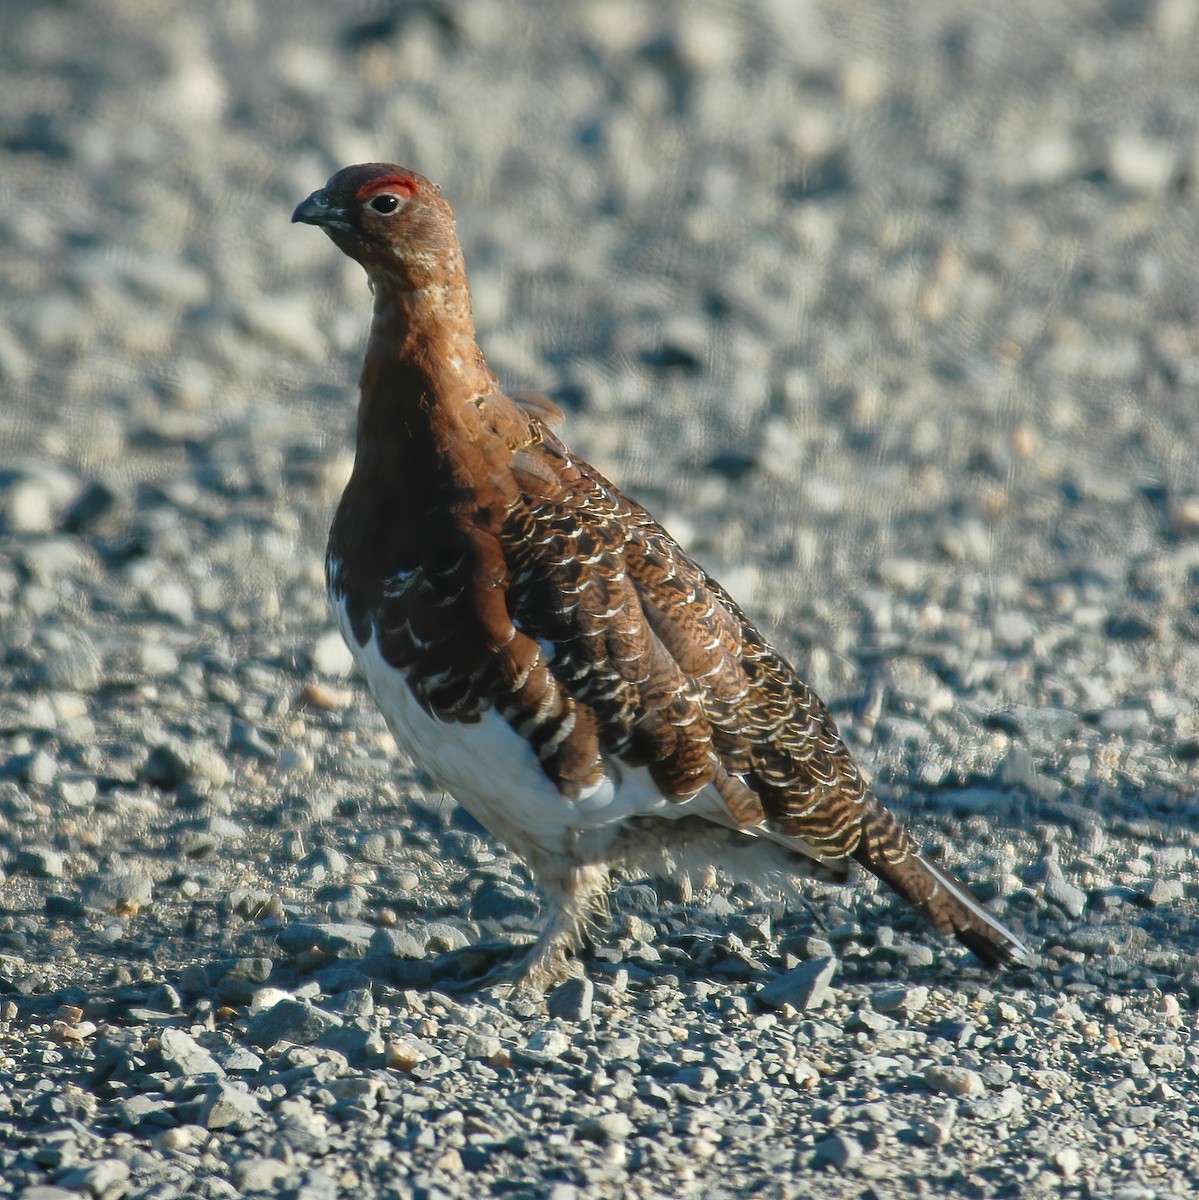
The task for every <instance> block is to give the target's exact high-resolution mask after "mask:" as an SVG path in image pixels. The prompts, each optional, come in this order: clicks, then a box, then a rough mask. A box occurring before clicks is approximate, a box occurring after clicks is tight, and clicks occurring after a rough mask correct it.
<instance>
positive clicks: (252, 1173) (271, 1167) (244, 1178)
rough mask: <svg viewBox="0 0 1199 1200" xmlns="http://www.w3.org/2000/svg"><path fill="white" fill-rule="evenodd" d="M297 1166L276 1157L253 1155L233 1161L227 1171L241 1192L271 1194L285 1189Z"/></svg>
mask: <svg viewBox="0 0 1199 1200" xmlns="http://www.w3.org/2000/svg"><path fill="white" fill-rule="evenodd" d="M296 1174H297V1168H296V1167H294V1166H291V1165H290V1164H288V1163H285V1162H283V1161H282V1160H281V1159H278V1158H266V1157H262V1156H260V1155H255V1156H253V1157H251V1158H243V1159H241V1160H239V1161H238V1162H236V1163H234V1164H233V1166H232V1168H231V1169H230V1171H229V1177H230V1179H231V1180H232V1181H233V1183H234V1184H235V1185H236V1186H237V1187H238V1188H239V1189H240V1190H241V1191H243V1192H269V1193H270V1194H271V1195H273V1196H277V1195H279V1194H280V1193H281V1192H282V1191H284V1190H286V1187H287V1185H288V1184H289V1183H290V1182H292V1181H293V1179H294V1177H295V1175H296Z"/></svg>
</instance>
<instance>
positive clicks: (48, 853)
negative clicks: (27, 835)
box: [14, 846, 67, 879]
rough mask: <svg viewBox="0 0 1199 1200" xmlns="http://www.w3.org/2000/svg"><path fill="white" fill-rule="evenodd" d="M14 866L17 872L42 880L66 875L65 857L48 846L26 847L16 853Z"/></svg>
mask: <svg viewBox="0 0 1199 1200" xmlns="http://www.w3.org/2000/svg"><path fill="white" fill-rule="evenodd" d="M14 865H15V866H16V869H17V870H18V871H24V872H25V873H26V874H27V875H36V876H39V877H40V878H42V879H61V878H62V877H63V875H65V874H66V869H67V856H66V855H65V854H63V853H61V852H60V851H58V850H52V849H51V848H50V847H49V846H28V847H26V848H25V849H23V850H18V851H17V857H16V860H15V863H14Z"/></svg>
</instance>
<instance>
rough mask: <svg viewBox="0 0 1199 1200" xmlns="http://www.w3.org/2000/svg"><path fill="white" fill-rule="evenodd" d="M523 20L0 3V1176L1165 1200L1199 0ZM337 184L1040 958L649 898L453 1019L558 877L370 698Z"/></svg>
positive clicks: (432, 1193) (346, 1188) (47, 1198)
mask: <svg viewBox="0 0 1199 1200" xmlns="http://www.w3.org/2000/svg"><path fill="white" fill-rule="evenodd" d="M535 11H536V10H535V7H534V6H532V5H528V4H525V5H522V4H520V3H517V2H516V0H429V2H427V3H419V4H411V5H407V6H399V5H398V4H396V5H388V4H383V3H367V2H365V0H363V2H360V3H358V4H354V5H345V6H341V5H327V4H317V3H315V0H308V2H307V3H284V2H283V0H226V2H222V3H215V4H212V5H207V6H199V5H189V4H184V3H181V2H174V0H159V2H158V3H154V4H149V3H146V0H95V2H93V3H88V4H81V3H72V2H70V0H66V2H63V3H56V4H36V5H24V6H18V5H15V4H8V5H4V6H2V7H0V93H2V95H3V103H2V105H0V112H2V114H3V115H2V117H0V199H2V203H0V246H2V247H3V253H2V256H0V283H2V290H3V295H4V308H5V313H4V320H3V322H2V323H0V380H2V382H3V400H2V401H0V631H2V634H0V906H2V911H0V1055H2V1057H0V1180H2V1181H3V1185H7V1189H8V1191H10V1192H11V1193H12V1194H15V1195H16V1196H19V1197H23V1198H24V1200H70V1198H71V1197H76V1196H79V1197H96V1198H98V1200H119V1198H120V1197H122V1196H147V1197H153V1198H155V1200H173V1198H175V1197H204V1198H214V1200H223V1198H225V1197H233V1196H237V1195H254V1194H265V1195H271V1196H282V1197H294V1198H302V1200H325V1198H331V1197H334V1196H338V1195H344V1196H354V1197H360V1198H361V1200H372V1198H373V1197H422V1198H429V1200H433V1198H435V1197H444V1196H453V1195H458V1194H469V1195H488V1194H494V1195H497V1196H511V1197H550V1198H552V1200H570V1198H571V1197H582V1196H586V1195H614V1196H616V1195H619V1196H632V1197H656V1196H672V1197H677V1196H712V1197H726V1196H727V1197H733V1196H753V1195H771V1196H807V1195H812V1194H819V1195H820V1196H822V1197H827V1198H829V1200H841V1198H843V1197H863V1198H867V1197H875V1198H879V1200H885V1198H887V1197H892V1196H905V1197H906V1196H928V1195H934V1194H936V1195H953V1196H968V1197H985V1196H1006V1197H1025V1196H1038V1195H1063V1196H1086V1197H1096V1196H1102V1197H1107V1196H1111V1197H1113V1198H1116V1200H1150V1198H1153V1197H1159V1198H1165V1197H1180V1198H1181V1197H1188V1196H1192V1195H1194V1194H1195V1192H1196V1190H1197V1189H1199V1087H1197V1086H1196V1085H1197V1084H1199V1039H1197V1038H1196V1035H1195V1029H1196V1011H1197V1008H1199V924H1197V918H1199V867H1197V848H1199V832H1197V831H1199V715H1197V706H1196V700H1197V697H1199V603H1197V596H1199V403H1197V402H1196V395H1197V392H1199V319H1197V318H1199V266H1197V265H1196V263H1197V259H1196V246H1197V245H1199V216H1197V213H1199V203H1197V201H1199V3H1197V2H1196V0H1156V2H1152V0H1147V2H1145V3H1138V2H1136V0H1105V2H1103V3H1098V2H1090V0H1074V2H1072V3H1069V4H1066V3H1059V4H1056V5H1049V4H1042V3H1033V2H1031V0H1019V2H1017V3H1013V4H1008V5H1004V6H999V7H997V8H996V10H995V11H989V10H987V8H986V6H981V5H976V4H971V3H964V2H963V3H955V2H952V0H927V2H925V0H920V2H919V3H917V2H915V0H909V2H908V3H894V4H871V5H862V4H857V3H853V2H851V0H841V2H837V0H807V2H800V0H761V2H760V3H758V4H731V3H699V2H688V3H685V4H684V3H682V2H681V0H680V2H678V3H674V4H664V3H651V2H650V0H604V2H596V3H590V4H588V3H582V2H579V3H567V4H561V5H557V6H554V7H550V6H545V10H544V11H543V12H540V13H538V15H536V16H534V15H533V14H534V12H535ZM378 158H383V159H393V160H398V161H401V162H403V163H405V164H406V165H409V166H411V167H413V168H415V169H417V170H419V171H421V172H423V173H425V174H427V175H429V176H431V177H432V178H435V179H437V180H438V181H439V182H441V184H442V185H443V187H444V189H445V191H446V193H447V195H448V196H449V197H450V198H451V200H452V201H453V202H454V204H455V206H456V209H457V211H458V214H459V227H460V231H461V234H462V238H463V242H464V244H465V247H466V251H467V256H468V261H469V263H470V264H471V267H472V272H473V274H472V278H473V281H474V285H475V295H476V308H477V316H478V323H479V326H480V333H481V337H482V340H483V345H484V348H485V349H486V350H487V351H488V354H489V357H490V358H491V360H492V364H493V366H494V367H495V368H496V369H497V370H498V371H499V372H500V374H501V376H502V378H503V379H504V380H505V381H506V382H507V383H508V384H510V385H511V386H513V387H522V386H535V387H541V388H544V389H546V390H547V391H549V392H550V393H551V394H552V395H553V396H555V397H556V398H557V399H559V400H560V401H561V402H562V404H563V405H564V407H565V408H566V409H567V410H568V412H569V421H568V426H567V431H566V432H567V436H568V437H569V439H570V440H571V442H572V444H573V445H574V446H575V447H576V448H577V449H578V450H579V451H580V452H582V453H584V454H586V455H587V457H589V458H591V459H592V460H593V461H595V462H596V463H597V465H599V466H600V467H601V468H603V469H605V470H606V471H608V472H609V473H611V474H612V475H613V476H615V477H616V479H617V480H618V481H620V482H621V483H622V484H624V485H626V486H627V487H628V488H629V490H630V491H632V492H633V494H634V495H636V496H637V497H638V498H639V499H641V500H642V501H643V502H645V503H647V504H648V505H649V506H650V507H651V508H652V509H653V510H654V511H655V512H657V513H658V514H659V515H660V516H661V517H663V518H664V519H665V520H666V522H667V524H668V525H669V526H670V527H671V528H672V529H673V530H674V531H675V532H676V534H678V535H679V536H680V537H681V539H682V540H683V541H684V542H685V543H686V544H687V545H688V546H689V547H690V548H691V549H692V550H693V551H694V552H695V553H696V554H697V555H698V556H699V557H700V558H701V560H702V561H704V562H705V563H706V564H707V565H709V566H710V567H711V568H712V569H713V570H714V571H715V572H716V574H717V575H718V577H720V578H722V579H723V580H724V582H725V583H726V584H727V585H728V586H729V587H730V589H731V590H732V591H733V592H734V593H735V594H736V595H737V596H738V597H739V598H741V599H742V600H743V602H744V603H745V604H746V606H747V607H748V608H749V610H750V611H751V612H752V613H753V614H755V615H756V616H757V617H758V618H759V619H760V620H761V622H762V623H763V625H764V627H765V628H766V629H767V630H768V631H769V632H770V633H771V634H772V636H773V637H775V638H776V639H777V641H778V642H779V644H780V645H781V646H782V647H783V648H784V649H785V650H786V651H787V652H788V653H789V654H790V655H791V656H792V657H793V658H794V660H795V661H796V662H797V663H798V664H799V665H800V666H801V668H802V670H803V673H804V674H805V675H806V676H807V677H808V678H809V679H810V680H811V681H812V682H813V683H814V684H815V685H816V686H817V687H818V689H819V690H820V691H821V692H822V693H823V694H824V695H825V696H826V697H827V698H828V699H829V700H830V701H831V703H832V706H833V708H834V711H835V712H836V713H837V715H838V717H839V718H840V719H841V720H842V721H843V723H844V725H845V727H846V729H847V731H848V732H849V735H850V736H851V738H852V739H853V742H854V744H855V745H856V746H857V748H858V753H859V755H860V757H861V759H862V761H863V762H864V764H865V765H866V766H867V768H868V769H869V770H870V772H871V774H872V775H873V777H874V778H875V779H876V780H877V782H878V790H879V791H880V792H881V793H882V795H883V796H884V797H885V798H887V799H888V800H889V801H890V802H891V803H893V804H894V805H895V806H896V807H898V808H900V809H902V810H905V811H909V812H910V813H911V814H912V819H913V821H914V822H916V823H917V824H918V825H919V826H920V828H921V830H922V831H923V834H924V836H925V838H926V841H927V844H928V845H930V846H932V847H934V848H936V849H938V850H939V851H940V852H941V853H942V855H943V858H944V860H945V861H946V862H947V863H949V864H950V865H951V866H954V867H956V868H958V869H960V870H962V871H963V872H965V873H966V874H968V875H969V876H970V877H971V878H972V879H974V880H975V881H977V884H978V889H979V892H980V894H982V895H983V896H984V897H986V898H988V899H993V900H994V903H995V905H996V908H997V911H1000V912H1001V913H1002V914H1003V916H1004V918H1005V919H1006V920H1008V921H1010V922H1011V923H1013V924H1014V925H1015V926H1017V927H1018V928H1020V929H1022V930H1024V931H1025V932H1026V933H1027V935H1028V938H1029V940H1030V942H1031V943H1032V944H1033V945H1035V946H1036V947H1037V949H1038V951H1039V953H1040V955H1041V962H1040V964H1039V965H1038V966H1037V967H1036V968H1035V969H1030V970H1021V971H1015V972H1011V973H1008V974H1006V975H1003V976H999V977H992V976H987V975H984V974H983V973H982V972H980V971H979V970H977V969H974V968H972V967H971V965H970V962H971V960H969V959H968V958H964V957H963V955H962V954H960V953H959V952H958V951H957V950H956V949H955V948H953V947H951V946H947V945H945V944H943V943H940V942H936V943H935V944H934V943H933V942H932V941H930V939H928V938H927V937H926V936H925V933H924V931H923V930H921V929H920V928H918V927H917V924H916V923H915V921H914V920H913V919H912V917H911V916H910V914H909V913H908V912H906V911H905V910H904V909H903V907H902V905H900V904H899V903H898V902H896V901H895V900H893V898H892V897H891V896H890V895H885V894H881V893H879V892H877V891H875V890H873V889H871V888H870V887H868V886H867V885H865V884H862V885H861V886H857V887H854V888H852V889H848V890H842V891H834V890H828V889H825V890H820V889H813V890H812V892H811V900H810V905H809V906H808V907H806V908H805V907H802V906H801V907H798V908H795V909H794V910H793V911H787V910H785V909H784V908H783V907H782V906H781V905H780V904H778V903H777V902H774V901H772V900H771V899H770V898H768V897H763V896H760V895H756V894H750V893H749V892H747V891H744V890H738V891H735V892H733V893H732V894H730V893H728V892H726V891H724V890H721V889H719V888H717V889H714V890H713V891H711V892H710V893H703V894H701V895H700V896H698V897H697V898H696V899H695V900H694V901H692V902H691V903H689V904H687V905H684V904H683V903H682V900H681V897H680V896H678V895H675V894H672V892H671V891H670V889H669V888H665V887H663V888H655V887H652V886H650V885H648V884H646V883H644V882H633V883H630V884H629V885H627V886H625V887H623V888H622V889H620V891H619V892H618V893H617V895H616V897H615V903H614V912H613V918H612V922H611V927H610V929H609V930H608V931H607V933H606V935H605V937H604V938H603V939H602V940H600V941H599V943H598V944H597V946H596V948H595V950H594V952H593V954H592V955H591V956H590V957H589V958H588V960H587V980H586V981H582V982H578V983H575V984H571V985H567V986H566V987H565V988H563V989H561V990H559V991H557V992H555V993H552V994H551V996H550V997H549V999H548V1004H542V1003H537V1002H534V1001H532V1000H530V999H528V998H526V997H523V996H503V995H493V994H490V993H486V994H482V995H477V996H470V995H460V994H458V995H454V994H451V993H452V992H453V989H452V987H451V980H452V973H453V971H455V970H457V969H460V968H461V967H462V965H463V960H464V958H466V959H467V960H468V959H469V955H468V954H464V953H463V948H464V947H466V946H467V945H468V944H470V943H472V942H474V941H477V940H480V939H483V940H489V939H495V938H503V937H508V936H512V935H516V936H519V935H521V934H522V933H524V932H525V931H527V930H528V929H529V928H530V927H531V925H532V924H533V921H534V918H535V912H536V900H535V897H534V895H533V893H532V892H531V890H530V887H529V881H528V877H527V875H526V873H525V871H524V870H523V869H522V867H521V865H520V864H519V863H517V862H514V861H513V860H512V859H511V858H510V857H509V856H508V855H507V854H506V853H505V852H504V850H503V849H502V848H500V847H497V846H495V845H494V844H493V843H491V842H490V841H489V840H488V838H487V837H486V836H485V835H484V834H483V833H482V831H481V830H480V829H479V828H478V827H477V826H475V825H473V824H472V823H471V822H470V821H469V820H468V819H466V818H464V816H463V815H461V814H458V813H456V812H455V811H454V810H453V808H452V806H450V805H449V804H448V803H447V802H445V801H444V800H443V799H442V798H440V797H439V796H438V795H437V794H436V793H435V792H434V791H432V790H431V789H430V788H429V787H428V785H427V781H424V780H422V778H421V777H420V776H419V774H417V773H414V772H413V770H412V769H411V767H410V766H408V765H407V764H406V763H404V762H403V761H401V760H400V759H399V758H398V756H397V755H396V754H395V752H394V751H393V749H392V747H391V745H390V742H389V739H388V738H387V736H386V734H385V731H384V727H383V725H382V722H381V720H380V718H379V717H378V716H377V714H376V713H375V711H374V709H373V707H372V705H371V703H370V701H369V699H368V698H367V697H366V696H365V695H364V693H363V692H362V690H361V689H360V688H359V686H358V685H357V684H356V683H355V682H354V681H353V680H352V678H350V677H349V676H348V674H347V667H348V658H347V655H346V653H345V651H344V650H343V648H342V647H341V645H340V643H339V641H338V640H337V636H336V634H335V633H334V632H333V626H332V622H331V620H330V614H329V611H328V609H327V607H326V602H325V598H324V594H323V588H322V582H321V556H322V550H323V537H324V530H325V528H326V527H327V524H328V521H329V518H330V514H331V510H332V505H333V503H334V502H335V498H336V496H337V494H338V491H339V489H340V486H341V484H342V482H343V480H344V478H345V475H346V471H347V466H348V454H349V448H350V445H351V428H352V403H353V380H354V378H355V375H356V370H357V365H358V362H359V360H360V356H361V351H362V343H363V340H364V335H365V329H366V319H367V310H368V304H369V297H368V296H367V294H366V290H365V288H364V287H363V280H362V278H361V273H360V272H359V271H358V270H357V268H354V267H353V266H352V265H351V264H348V263H346V262H344V261H343V260H342V259H341V256H340V255H339V254H338V253H337V252H336V251H335V250H334V248H333V247H332V246H330V245H329V244H328V243H327V242H326V241H325V240H324V239H322V238H319V237H317V236H315V235H314V234H313V233H312V231H311V230H304V229H293V228H291V227H290V226H289V225H288V217H289V214H290V212H291V209H292V207H293V206H294V205H295V203H296V202H297V201H298V200H300V199H302V198H303V197H304V196H305V195H307V194H308V193H309V192H310V191H311V190H312V189H313V188H315V187H317V186H319V185H320V184H321V183H322V182H323V181H324V179H325V178H326V176H327V175H329V174H330V173H331V172H332V171H333V170H334V169H335V168H336V167H339V166H341V165H344V164H345V163H348V162H353V161H360V160H364V159H378ZM442 955H446V956H448V957H441V956H442ZM0 1191H5V1187H4V1186H2V1185H0Z"/></svg>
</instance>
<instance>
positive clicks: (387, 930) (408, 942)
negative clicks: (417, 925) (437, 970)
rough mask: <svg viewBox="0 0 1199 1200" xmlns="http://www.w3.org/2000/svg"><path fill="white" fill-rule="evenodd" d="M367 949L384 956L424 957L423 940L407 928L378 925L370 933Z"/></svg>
mask: <svg viewBox="0 0 1199 1200" xmlns="http://www.w3.org/2000/svg"><path fill="white" fill-rule="evenodd" d="M369 951H370V953H371V954H375V955H380V956H383V957H386V958H408V959H412V958H424V957H425V953H426V951H425V942H424V940H423V939H422V938H418V937H416V936H415V935H414V934H412V933H410V932H409V931H408V930H407V929H400V928H397V927H395V926H390V927H380V928H378V929H376V930H375V931H374V932H373V933H372V934H371V940H370V946H369Z"/></svg>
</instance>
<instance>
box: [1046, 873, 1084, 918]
mask: <svg viewBox="0 0 1199 1200" xmlns="http://www.w3.org/2000/svg"><path fill="white" fill-rule="evenodd" d="M1045 899H1046V900H1048V901H1049V902H1050V903H1051V904H1056V905H1057V906H1058V907H1059V908H1061V909H1063V910H1064V911H1065V912H1066V913H1067V914H1068V915H1069V916H1071V917H1074V918H1075V919H1076V920H1077V919H1078V918H1079V917H1081V916H1082V914H1083V913H1084V912H1085V911H1086V907H1087V894H1086V892H1084V891H1083V890H1082V888H1078V887H1075V886H1074V884H1072V883H1070V882H1068V881H1067V880H1066V879H1064V878H1062V876H1060V875H1050V876H1049V878H1048V879H1046V880H1045Z"/></svg>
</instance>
